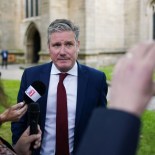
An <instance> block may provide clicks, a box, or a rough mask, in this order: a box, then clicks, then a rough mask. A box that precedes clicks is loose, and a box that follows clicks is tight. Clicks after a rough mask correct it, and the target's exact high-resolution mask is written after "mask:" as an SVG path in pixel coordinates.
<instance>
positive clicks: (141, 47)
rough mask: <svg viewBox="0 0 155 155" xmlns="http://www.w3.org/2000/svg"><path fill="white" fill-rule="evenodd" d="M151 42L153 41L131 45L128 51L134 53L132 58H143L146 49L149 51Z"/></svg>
mask: <svg viewBox="0 0 155 155" xmlns="http://www.w3.org/2000/svg"><path fill="white" fill-rule="evenodd" d="M153 43H154V42H153V41H145V42H141V43H139V44H137V45H135V46H134V47H132V48H131V49H130V50H129V52H131V53H132V54H133V55H134V58H136V59H143V58H145V55H146V53H147V51H149V50H150V48H151V47H152V44H153Z"/></svg>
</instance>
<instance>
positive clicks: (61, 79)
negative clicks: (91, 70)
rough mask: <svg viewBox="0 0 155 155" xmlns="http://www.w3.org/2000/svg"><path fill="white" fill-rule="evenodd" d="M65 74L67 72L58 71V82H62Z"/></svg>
mask: <svg viewBox="0 0 155 155" xmlns="http://www.w3.org/2000/svg"><path fill="white" fill-rule="evenodd" d="M67 75H68V74H67V73H60V74H59V81H60V82H63V80H64V79H65V77H66V76H67Z"/></svg>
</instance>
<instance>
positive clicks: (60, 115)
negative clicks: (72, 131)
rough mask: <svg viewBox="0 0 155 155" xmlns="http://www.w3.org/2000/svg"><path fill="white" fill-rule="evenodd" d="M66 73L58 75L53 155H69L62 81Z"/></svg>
mask: <svg viewBox="0 0 155 155" xmlns="http://www.w3.org/2000/svg"><path fill="white" fill-rule="evenodd" d="M66 76H67V73H65V74H63V73H61V74H60V75H59V83H58V87H57V115H56V153H55V155H69V143H68V112H67V95H66V90H65V87H64V85H63V80H64V79H65V77H66Z"/></svg>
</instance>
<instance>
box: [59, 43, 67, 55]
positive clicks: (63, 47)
mask: <svg viewBox="0 0 155 155" xmlns="http://www.w3.org/2000/svg"><path fill="white" fill-rule="evenodd" d="M65 52H66V49H65V46H64V45H62V46H61V48H60V53H61V54H64V53H65Z"/></svg>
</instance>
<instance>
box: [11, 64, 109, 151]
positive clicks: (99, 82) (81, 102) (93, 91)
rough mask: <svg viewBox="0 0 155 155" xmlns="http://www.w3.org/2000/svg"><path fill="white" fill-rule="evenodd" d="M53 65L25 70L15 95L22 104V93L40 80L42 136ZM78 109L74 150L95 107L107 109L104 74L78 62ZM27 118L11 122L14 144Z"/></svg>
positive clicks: (39, 101)
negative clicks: (44, 90) (43, 86)
mask: <svg viewBox="0 0 155 155" xmlns="http://www.w3.org/2000/svg"><path fill="white" fill-rule="evenodd" d="M51 66H52V63H47V64H43V65H40V66H36V67H31V68H28V69H25V71H24V73H23V76H22V81H21V86H20V90H19V93H18V102H21V101H23V96H24V92H25V90H26V89H27V88H28V86H29V85H31V84H32V82H34V81H36V80H40V81H42V82H43V83H44V84H45V85H46V88H47V90H46V93H45V95H44V96H43V97H41V98H40V99H39V100H38V103H39V105H40V109H41V114H40V122H39V124H40V126H41V130H42V133H43V134H42V136H43V135H44V126H45V116H46V105H47V95H48V85H49V78H50V71H51ZM77 89H78V90H77V106H76V117H75V132H74V134H75V135H74V151H75V150H76V148H77V146H78V144H79V142H80V140H81V137H82V135H83V132H84V130H85V128H86V125H87V122H88V120H89V118H90V115H91V113H92V111H93V109H94V108H95V107H98V106H103V107H106V103H107V100H106V95H107V83H106V77H105V74H104V73H103V72H100V71H97V70H95V69H93V68H90V67H87V66H84V65H80V64H79V63H78V88H77ZM26 122H27V116H26V115H25V116H24V117H23V118H22V119H21V120H20V121H19V122H16V123H15V122H14V123H12V127H11V129H12V133H13V144H15V143H16V142H17V140H18V139H19V137H20V135H21V134H22V132H23V131H24V130H25V129H26V126H27V124H26Z"/></svg>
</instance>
